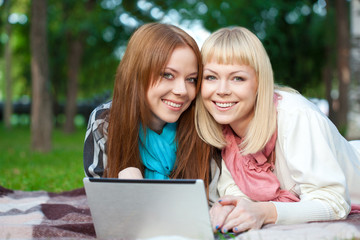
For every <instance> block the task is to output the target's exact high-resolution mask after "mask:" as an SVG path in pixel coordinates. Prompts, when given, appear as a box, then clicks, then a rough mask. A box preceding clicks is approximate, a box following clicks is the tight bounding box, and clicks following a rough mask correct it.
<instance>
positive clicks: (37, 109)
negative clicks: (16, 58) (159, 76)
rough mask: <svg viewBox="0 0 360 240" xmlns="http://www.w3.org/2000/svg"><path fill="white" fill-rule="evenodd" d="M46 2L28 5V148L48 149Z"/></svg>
mask: <svg viewBox="0 0 360 240" xmlns="http://www.w3.org/2000/svg"><path fill="white" fill-rule="evenodd" d="M46 11H47V1H46V0H33V1H32V6H31V27H30V43H31V78H32V103H31V148H32V150H34V151H40V152H47V151H49V150H51V134H52V126H53V124H52V106H51V97H50V82H49V67H48V49H47V34H46V22H47V16H46Z"/></svg>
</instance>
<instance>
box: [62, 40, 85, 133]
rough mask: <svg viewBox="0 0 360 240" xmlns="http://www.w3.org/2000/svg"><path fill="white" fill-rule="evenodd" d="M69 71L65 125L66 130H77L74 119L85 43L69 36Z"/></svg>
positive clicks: (67, 131)
mask: <svg viewBox="0 0 360 240" xmlns="http://www.w3.org/2000/svg"><path fill="white" fill-rule="evenodd" d="M69 39H70V40H69V44H70V48H69V53H68V73H67V78H68V79H67V95H66V105H65V119H66V120H65V126H64V132H66V133H72V132H74V131H75V123H74V119H75V116H76V112H77V102H76V100H77V92H78V76H79V71H80V67H81V58H82V53H83V44H82V41H81V40H80V39H79V38H76V39H73V38H72V37H69Z"/></svg>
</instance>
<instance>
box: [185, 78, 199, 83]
mask: <svg viewBox="0 0 360 240" xmlns="http://www.w3.org/2000/svg"><path fill="white" fill-rule="evenodd" d="M186 81H188V82H190V83H196V82H197V77H191V78H188V79H186Z"/></svg>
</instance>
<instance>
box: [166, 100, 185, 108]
mask: <svg viewBox="0 0 360 240" xmlns="http://www.w3.org/2000/svg"><path fill="white" fill-rule="evenodd" d="M162 101H163V103H165V104H167V105H169V106H170V107H173V108H181V107H182V105H183V103H177V102H173V101H169V100H162Z"/></svg>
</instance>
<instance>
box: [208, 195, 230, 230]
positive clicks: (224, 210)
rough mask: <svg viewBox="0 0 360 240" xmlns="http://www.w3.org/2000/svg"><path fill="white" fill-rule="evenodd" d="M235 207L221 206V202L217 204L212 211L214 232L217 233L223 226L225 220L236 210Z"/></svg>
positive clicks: (211, 217)
mask: <svg viewBox="0 0 360 240" xmlns="http://www.w3.org/2000/svg"><path fill="white" fill-rule="evenodd" d="M234 207H235V206H234V205H225V206H223V205H221V204H220V203H219V202H215V203H214V205H213V206H212V207H211V209H210V219H211V225H212V228H213V231H214V232H217V231H218V230H220V229H221V227H222V226H223V223H224V222H225V219H226V218H227V216H228V215H229V214H230V213H231V211H232V210H233V209H234Z"/></svg>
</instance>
